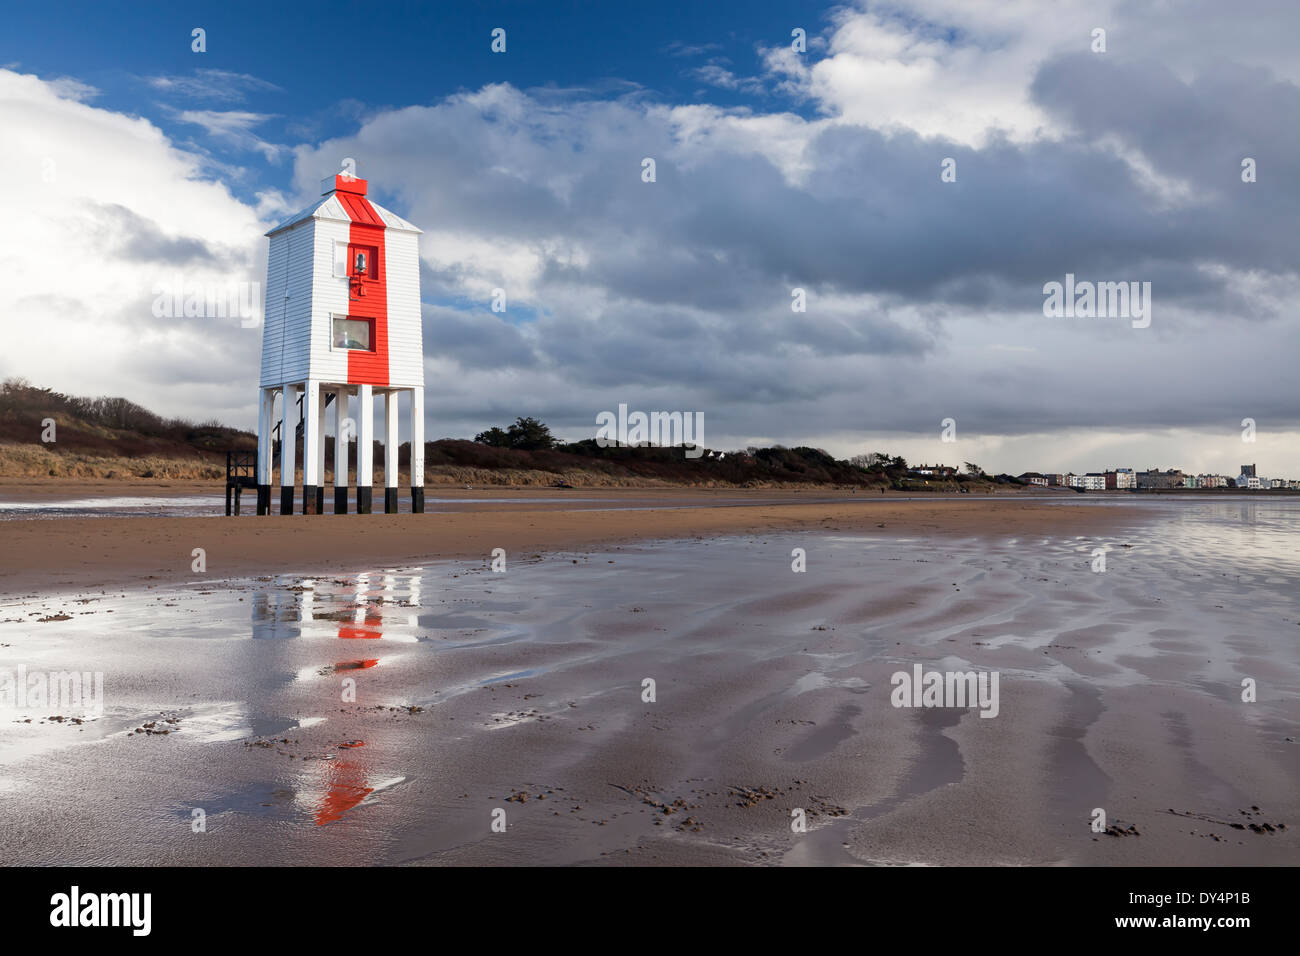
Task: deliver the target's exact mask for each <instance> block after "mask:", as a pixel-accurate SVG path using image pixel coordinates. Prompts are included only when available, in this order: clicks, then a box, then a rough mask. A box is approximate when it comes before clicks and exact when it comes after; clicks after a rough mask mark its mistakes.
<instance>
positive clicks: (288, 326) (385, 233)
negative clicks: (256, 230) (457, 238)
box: [257, 173, 424, 514]
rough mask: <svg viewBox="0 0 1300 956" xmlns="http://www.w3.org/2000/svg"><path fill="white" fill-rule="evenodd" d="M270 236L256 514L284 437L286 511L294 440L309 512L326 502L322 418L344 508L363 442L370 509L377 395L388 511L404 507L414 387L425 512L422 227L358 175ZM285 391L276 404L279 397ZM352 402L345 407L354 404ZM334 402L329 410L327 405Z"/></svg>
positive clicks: (414, 443)
mask: <svg viewBox="0 0 1300 956" xmlns="http://www.w3.org/2000/svg"><path fill="white" fill-rule="evenodd" d="M321 190H322V192H321V198H320V199H319V200H318V201H317V202H316V203H315V204H313V205H312V206H309V207H308V208H306V209H304V210H302V211H301V212H299V213H297V214H296V215H294V216H291V217H289V218H288V219H287V220H285V221H284V222H282V223H280V225H278V226H276V227H275V228H274V229H272V230H271V231H270V232H268V233H267V234H266V235H267V237H268V238H269V239H270V243H271V244H270V250H269V255H268V258H267V264H266V311H265V313H264V314H265V316H266V323H265V327H264V329H263V332H262V376H261V389H260V398H261V401H260V404H259V415H258V428H257V436H258V445H257V448H258V453H257V513H258V514H270V513H271V487H272V477H273V475H272V472H273V468H274V464H275V463H274V461H273V460H272V457H273V456H272V442H273V439H274V437H275V433H276V432H278V436H279V439H280V480H279V483H280V513H281V514H292V513H293V510H294V487H295V473H296V467H295V462H294V457H295V454H296V447H295V446H296V444H297V441H296V438H297V436H301V438H302V456H303V461H302V476H303V496H302V513H303V514H320V513H321V512H322V511H323V510H324V502H325V444H326V442H325V419H326V416H327V415H330V417H331V424H332V427H333V431H334V513H335V514H345V513H346V512H347V510H348V497H349V494H348V472H349V469H348V443H349V441H350V440H351V439H353V438H355V439H356V442H357V454H356V463H357V466H356V467H357V494H356V501H357V511H358V512H360V513H362V514H368V513H370V511H371V510H372V499H373V494H372V484H373V482H374V472H373V447H374V420H375V419H374V411H375V409H374V402H375V398H376V397H378V398H380V399H382V400H383V403H384V416H383V421H384V438H383V441H384V511H386V512H388V513H389V514H393V513H396V511H397V498H398V495H397V484H398V475H397V464H398V462H397V452H398V440H397V425H398V396H399V395H400V394H401V393H402V392H409V393H410V414H411V428H410V433H411V465H410V470H411V510H412V511H414V512H423V511H424V351H423V343H422V341H421V334H420V265H419V250H418V241H419V240H418V237H419V235H420V230H419V229H417V228H416V227H415V226H413V225H411V223H409V222H407V221H406V220H405V219H403V218H402V217H401V216H398V215H396V214H394V213H392V212H389V211H388V210H387V209H385V208H383V207H382V206H380V205H379V204H378V203H375V202H373V201H371V200H370V199H368V198H367V196H366V191H367V183H366V181H365V180H364V179H358V178H357V177H356V176H354V175H351V174H350V173H341V174H338V175H335V176H331V177H329V178H328V179H326V180H324V181H322V183H321ZM277 399H278V400H279V408H278V411H277V408H276V400H277ZM353 402H355V403H356V404H355V406H354V407H355V410H354V411H353V412H352V414H351V415H349V407H350V406H351V403H353ZM331 406H332V414H330V413H331Z"/></svg>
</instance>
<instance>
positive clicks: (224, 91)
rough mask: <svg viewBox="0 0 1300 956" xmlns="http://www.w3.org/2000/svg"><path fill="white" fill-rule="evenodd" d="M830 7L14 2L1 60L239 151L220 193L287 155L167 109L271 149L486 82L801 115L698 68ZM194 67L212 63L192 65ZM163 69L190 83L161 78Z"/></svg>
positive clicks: (743, 53) (816, 20) (742, 66)
mask: <svg viewBox="0 0 1300 956" xmlns="http://www.w3.org/2000/svg"><path fill="white" fill-rule="evenodd" d="M827 12H828V8H827V6H826V5H825V4H819V3H810V2H800V0H795V2H788V3H773V2H756V0H751V2H745V0H710V2H707V3H687V4H681V5H679V6H677V7H676V8H666V7H664V6H662V5H660V4H657V3H652V4H637V3H594V2H593V3H577V2H556V3H541V2H514V3H492V2H482V3H438V4H433V3H388V2H384V3H378V2H377V3H370V4H366V3H339V2H322V3H313V4H310V5H309V6H307V7H303V6H302V5H295V4H289V3H265V2H262V3H250V2H247V0H234V2H223V3H206V4H183V3H180V4H178V3H130V4H126V5H118V4H67V3H57V2H56V3H52V4H22V5H14V6H12V7H11V8H10V9H8V10H7V11H6V14H5V35H4V36H3V37H0V64H10V65H17V67H19V68H21V69H22V70H23V71H30V72H35V73H38V74H40V75H42V76H70V77H74V78H76V79H77V80H79V81H81V82H84V83H87V84H90V85H91V86H93V87H95V88H96V89H97V90H98V91H99V96H98V97H97V98H96V105H98V106H101V107H105V108H108V109H113V110H118V111H121V112H124V113H131V114H136V115H140V116H144V117H147V118H149V119H150V120H151V121H153V122H154V123H155V124H157V125H158V126H159V127H160V128H162V129H164V130H166V131H167V132H168V133H169V134H170V135H171V136H172V137H173V138H174V139H176V140H177V141H182V142H183V141H186V140H193V141H194V142H195V144H196V145H197V146H198V147H200V148H202V149H205V150H210V151H211V152H212V153H213V154H215V155H216V156H219V157H221V158H223V159H226V160H233V161H236V162H238V163H239V164H240V165H241V166H242V167H244V168H245V169H246V170H247V172H248V176H247V178H246V179H244V180H232V181H231V182H230V185H231V188H232V190H234V191H235V192H236V193H237V194H239V195H241V196H242V197H243V198H246V199H251V198H252V195H253V193H254V192H255V191H256V190H258V189H264V188H266V187H268V186H275V187H281V188H284V187H287V186H288V185H289V182H288V180H289V175H290V172H291V169H290V166H289V164H288V163H285V162H279V163H277V162H273V161H268V160H266V159H265V157H263V158H262V159H261V161H260V162H259V161H258V156H257V155H256V154H254V155H252V156H249V155H247V151H246V150H243V149H240V148H239V147H238V146H236V145H232V144H231V142H229V141H223V140H222V139H221V138H220V137H214V136H211V135H205V134H204V132H203V130H202V129H201V128H199V127H197V126H195V125H194V124H192V123H187V122H184V121H182V120H180V119H179V118H178V113H179V112H183V111H185V110H193V109H196V108H202V109H223V108H224V109H234V108H238V109H239V110H245V111H248V112H252V113H256V114H258V115H259V116H263V117H265V119H264V120H262V121H260V122H258V123H257V124H256V125H255V126H253V127H251V129H250V131H251V132H252V133H253V134H255V135H256V136H257V137H258V138H259V139H261V140H263V141H264V142H267V143H276V144H281V143H294V142H300V141H304V140H315V141H320V140H325V139H329V138H331V137H335V136H341V135H344V134H345V133H347V132H349V131H351V130H353V129H355V127H356V125H357V121H358V119H359V118H360V117H363V116H365V115H366V114H367V112H369V111H373V110H375V109H382V108H386V107H394V106H408V105H412V104H424V103H432V102H436V101H438V100H440V99H442V98H443V97H446V96H448V95H451V94H454V93H457V92H460V91H464V90H473V89H478V88H480V87H482V86H485V85H487V84H491V83H509V84H512V85H514V86H517V87H520V88H524V89H528V88H532V87H549V88H554V89H556V90H557V91H563V90H574V91H577V90H581V91H583V92H584V93H585V94H586V95H591V96H619V95H626V94H628V93H629V92H631V91H633V90H636V91H639V92H640V94H641V95H643V96H645V97H646V98H647V99H652V100H659V101H663V102H672V103H690V102H709V103H714V104H718V105H723V106H737V105H741V104H746V103H758V104H761V105H762V106H763V107H764V108H768V109H771V108H776V109H781V110H791V111H794V112H799V111H801V110H809V109H811V106H810V104H808V103H806V102H801V101H799V100H798V99H796V98H792V97H788V96H783V95H781V94H780V93H779V92H775V91H770V92H766V93H764V94H755V93H753V92H746V91H745V90H741V89H728V88H726V87H723V86H718V85H716V84H711V83H709V82H706V81H705V80H703V79H701V77H700V76H699V75H698V74H697V73H696V72H695V71H697V70H698V69H699V68H701V67H703V66H705V65H707V64H709V63H712V64H714V65H715V66H718V67H719V68H721V69H727V70H729V71H730V72H731V73H733V74H735V75H737V76H739V77H747V76H752V75H754V74H755V73H757V72H758V71H759V68H760V63H759V56H758V49H759V47H760V45H761V46H774V45H779V44H781V43H784V42H789V36H790V31H791V29H792V28H793V27H792V25H798V24H801V25H803V26H804V29H805V30H807V31H808V32H809V33H814V34H815V32H816V31H817V30H820V29H821V28H822V27H823V26H825V18H826V15H827ZM195 27H202V28H203V29H205V30H206V33H207V36H206V43H207V51H206V52H205V53H201V54H200V53H195V52H193V51H192V50H191V43H192V41H191V31H192V30H193V29H194V28H195ZM497 27H501V28H503V29H505V30H506V31H507V32H506V41H507V42H506V48H507V49H506V54H505V55H501V54H494V53H493V52H492V51H491V49H490V44H491V31H492V30H493V29H495V28H497ZM200 70H203V71H212V72H211V73H210V74H209V75H207V76H202V75H194V74H195V72H196V71H200ZM159 77H168V78H175V79H176V80H177V81H178V83H179V81H182V80H184V79H189V80H191V81H192V82H190V83H188V84H185V85H176V86H173V87H171V88H164V87H160V86H159V85H158V82H157V78H159ZM151 81H153V82H151Z"/></svg>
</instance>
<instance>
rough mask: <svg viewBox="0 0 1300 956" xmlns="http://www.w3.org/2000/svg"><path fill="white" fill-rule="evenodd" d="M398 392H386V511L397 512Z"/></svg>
mask: <svg viewBox="0 0 1300 956" xmlns="http://www.w3.org/2000/svg"><path fill="white" fill-rule="evenodd" d="M397 394H398V393H397V392H395V391H388V392H386V393H384V513H385V514H390V515H395V514H397V454H398V446H397Z"/></svg>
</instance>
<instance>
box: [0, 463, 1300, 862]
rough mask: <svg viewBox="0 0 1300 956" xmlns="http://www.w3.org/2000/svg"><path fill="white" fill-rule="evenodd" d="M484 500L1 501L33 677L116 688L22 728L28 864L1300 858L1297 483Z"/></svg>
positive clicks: (3, 658) (5, 838)
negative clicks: (1055, 494) (1016, 493)
mask: <svg viewBox="0 0 1300 956" xmlns="http://www.w3.org/2000/svg"><path fill="white" fill-rule="evenodd" d="M177 493H178V494H179V493H180V492H179V491H178V492H177ZM570 493H571V494H572V495H573V497H574V498H582V499H588V500H583V501H568V502H567V503H566V502H565V501H564V500H563V498H562V497H561V498H560V500H559V501H556V500H555V499H556V498H557V496H562V495H565V494H570ZM476 496H477V497H478V498H479V499H486V500H479V501H478V502H477V503H476V502H475V500H474V499H475V497H476ZM461 497H463V498H465V499H466V501H467V502H468V503H465V504H455V503H453V504H448V505H447V507H446V510H443V511H438V512H435V513H430V514H426V515H422V516H421V515H395V516H390V515H371V516H356V515H352V516H347V517H344V516H330V515H324V516H312V517H306V516H292V517H288V516H286V517H262V518H257V517H252V516H245V517H241V518H238V519H233V518H232V519H229V520H227V519H225V518H211V517H125V518H114V517H88V516H78V517H57V516H55V517H43V518H31V519H27V518H11V519H9V520H5V521H3V522H0V534H3V535H4V536H5V540H6V546H5V548H4V549H3V558H0V561H2V562H3V565H0V573H3V579H4V587H3V589H4V591H5V593H6V594H7V595H8V596H7V597H6V598H5V599H4V601H3V602H0V604H2V606H0V669H3V668H10V669H14V668H17V667H19V666H22V667H25V668H27V669H29V670H30V671H33V672H37V673H53V672H56V671H63V670H70V669H75V670H77V671H79V672H85V673H102V675H103V677H104V694H103V708H102V711H103V712H102V713H100V714H97V715H92V716H89V717H86V718H84V719H83V718H78V719H79V720H80V721H81V722H79V723H74V722H73V720H71V719H69V718H70V717H71V716H72V715H70V714H64V713H60V714H53V715H51V714H45V715H39V716H32V715H30V714H19V713H12V714H11V713H7V712H5V713H2V714H0V718H2V719H3V723H0V857H3V858H4V859H5V860H6V861H9V862H13V863H37V864H45V863H92V864H108V863H117V864H129V865H163V864H182V865H195V866H207V865H228V864H229V865H238V864H247V863H270V864H308V865H311V864H325V865H455V864H473V865H541V864H555V865H610V864H631V865H683V864H717V865H781V864H784V865H954V864H966V865H973V864H996V865H1143V864H1161V865H1163V864H1169V865H1188V864H1205V865H1237V864H1260V865H1294V863H1295V862H1296V861H1297V859H1300V853H1298V852H1297V851H1298V850H1300V841H1298V840H1297V836H1296V832H1297V831H1296V828H1297V826H1300V822H1298V821H1300V787H1297V785H1296V784H1297V782H1298V781H1300V772H1298V769H1300V759H1298V757H1300V751H1298V750H1297V746H1298V745H1297V743H1296V737H1297V721H1298V719H1300V707H1298V706H1297V700H1300V664H1298V660H1297V655H1296V653H1295V648H1296V642H1297V640H1298V639H1300V601H1298V600H1297V598H1296V593H1297V590H1296V584H1297V580H1300V551H1297V545H1296V543H1295V542H1296V540H1297V538H1296V531H1297V529H1298V528H1300V523H1298V522H1300V508H1297V507H1296V505H1295V504H1292V503H1289V502H1256V501H1251V500H1244V499H1243V500H1240V501H1215V502H1203V501H1196V502H1189V501H1164V500H1162V501H1160V502H1148V501H1141V502H1137V501H1133V500H1131V499H1105V498H1101V497H1094V498H1093V499H1091V500H1084V499H1082V498H1079V497H1072V498H1061V499H1042V498H1029V497H1014V498H1012V497H1008V498H992V497H990V498H987V499H979V500H971V499H969V498H966V497H964V496H963V497H962V498H944V499H930V500H901V499H897V498H892V497H890V496H878V497H877V498H875V499H864V498H863V497H862V496H860V495H859V496H856V497H854V496H850V495H848V494H847V493H815V494H809V493H795V492H789V493H773V492H753V493H742V492H735V491H722V490H719V491H717V492H704V493H700V492H654V493H650V492H635V491H627V492H618V493H606V492H603V491H602V492H601V493H592V492H588V491H585V490H583V489H575V490H573V491H572V492H569V491H565V492H554V493H540V492H537V493H532V494H530V495H527V496H521V497H520V498H519V499H518V500H505V501H502V500H499V499H500V498H501V497H502V495H501V494H500V493H499V492H497V493H494V492H493V491H492V490H490V489H489V490H487V491H483V492H476V493H466V495H464V496H461ZM194 548H202V549H204V554H205V560H206V570H205V571H203V572H202V573H199V572H195V571H194V570H193V569H192V562H193V561H194V558H193V557H192V556H191V553H192V549H194ZM496 548H500V549H502V550H503V552H504V554H503V559H504V564H503V565H502V567H503V570H493V554H492V552H493V549H496ZM1099 554H1100V555H1103V556H1104V562H1103V563H1102V565H1101V569H1100V570H1099V569H1098V555H1099ZM918 668H919V669H920V671H927V672H928V671H938V672H944V673H952V672H959V673H965V672H972V673H976V672H977V673H981V674H990V675H991V674H996V675H998V683H997V688H998V699H997V701H996V707H995V708H981V707H979V706H961V707H954V706H920V705H919V704H918V705H916V706H910V705H909V706H897V705H896V703H895V701H896V697H895V694H894V693H893V687H894V685H895V684H896V683H897V680H896V675H898V674H900V673H901V674H905V675H907V674H912V673H913V672H914V671H916V669H918ZM1244 679H1248V680H1250V681H1252V682H1254V687H1255V695H1254V699H1253V700H1252V701H1250V702H1247V701H1244V700H1243V699H1242V696H1243V688H1242V681H1243V680H1244ZM647 681H650V682H651V683H649V684H647V683H646V682H647ZM994 711H996V712H995V713H994ZM982 714H985V715H987V716H982ZM55 717H58V718H61V719H57V720H56V719H54V718H55ZM29 719H30V722H27V721H28V720H29ZM164 731H166V732H165V733H164ZM1099 810H1100V811H1101V813H1102V817H1103V818H1104V823H1103V825H1102V826H1101V827H1100V828H1097V827H1096V825H1095V824H1096V821H1097V820H1098V811H1099ZM200 818H201V819H202V821H203V827H202V829H199V830H197V831H196V823H195V821H196V820H198V819H200ZM796 821H798V824H802V829H799V828H798V825H797V824H796ZM498 824H499V829H498Z"/></svg>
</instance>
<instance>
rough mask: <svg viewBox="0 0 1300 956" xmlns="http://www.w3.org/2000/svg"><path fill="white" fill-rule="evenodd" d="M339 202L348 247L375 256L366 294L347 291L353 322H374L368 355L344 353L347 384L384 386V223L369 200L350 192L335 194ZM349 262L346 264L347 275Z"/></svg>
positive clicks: (385, 310) (385, 367)
mask: <svg viewBox="0 0 1300 956" xmlns="http://www.w3.org/2000/svg"><path fill="white" fill-rule="evenodd" d="M334 195H335V196H337V197H338V200H339V202H341V203H342V204H343V209H344V210H345V211H346V212H347V214H348V218H349V219H351V220H352V227H351V229H350V230H349V232H348V242H349V243H350V244H352V245H359V246H373V247H374V248H375V250H376V255H375V274H376V278H374V279H363V280H362V284H363V285H364V287H365V290H366V294H365V295H364V296H362V297H361V298H356V293H355V289H354V287H351V285H350V288H349V291H348V298H349V302H348V315H350V316H352V317H353V318H357V319H373V320H374V338H373V340H372V342H371V345H372V346H374V348H373V350H372V351H370V352H362V351H351V352H348V384H349V385H379V386H387V385H388V253H387V250H385V249H384V221H383V220H382V219H380V218H379V215H378V214H377V213H376V212H375V210H374V207H373V206H371V205H370V200H368V199H366V198H365V197H364V196H358V195H355V194H353V193H345V192H336V193H335V194H334ZM351 271H352V263H351V262H350V261H349V263H348V272H349V274H350V273H351Z"/></svg>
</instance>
